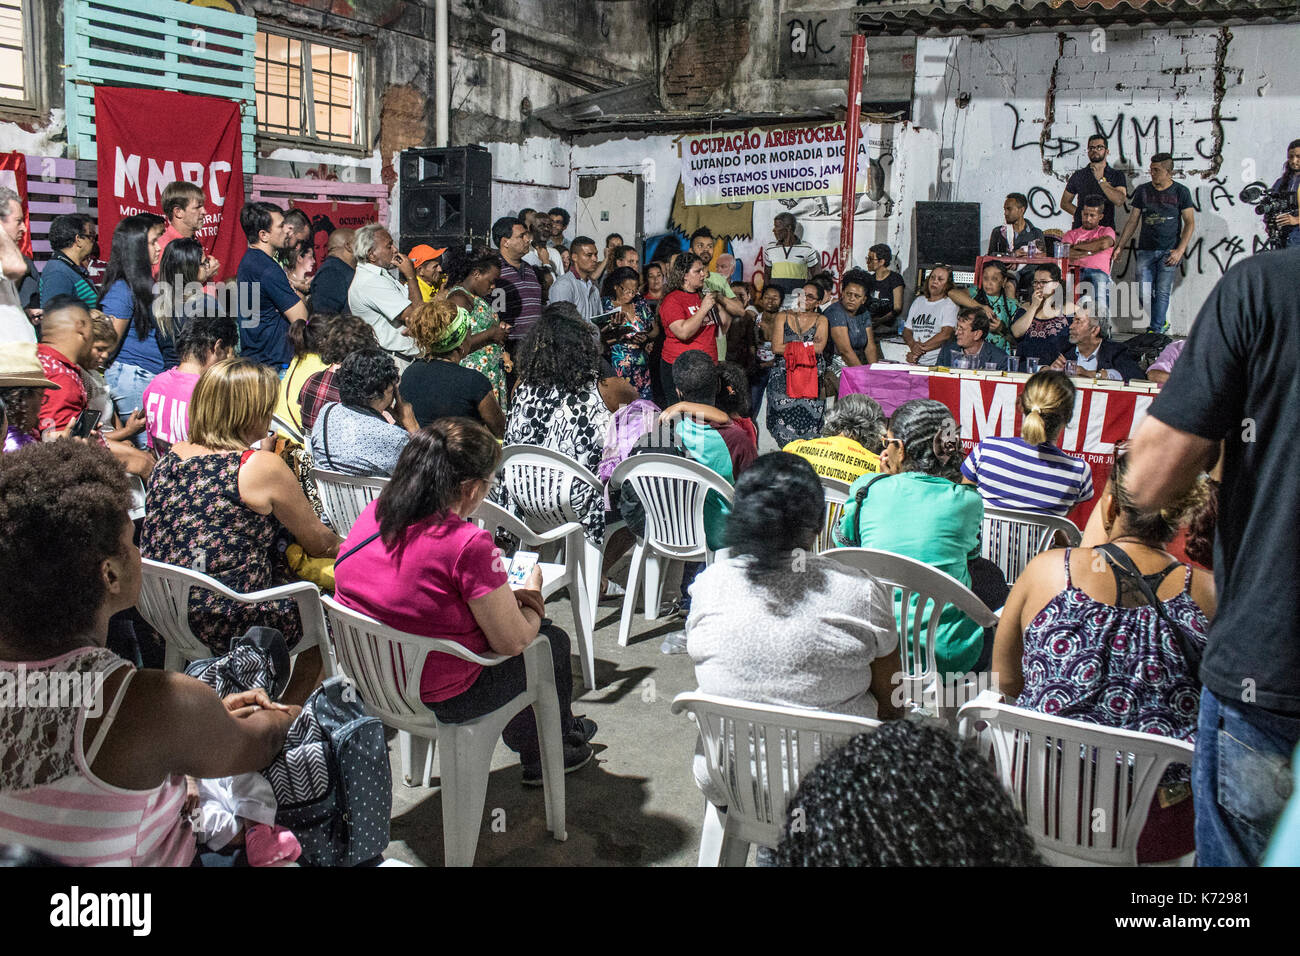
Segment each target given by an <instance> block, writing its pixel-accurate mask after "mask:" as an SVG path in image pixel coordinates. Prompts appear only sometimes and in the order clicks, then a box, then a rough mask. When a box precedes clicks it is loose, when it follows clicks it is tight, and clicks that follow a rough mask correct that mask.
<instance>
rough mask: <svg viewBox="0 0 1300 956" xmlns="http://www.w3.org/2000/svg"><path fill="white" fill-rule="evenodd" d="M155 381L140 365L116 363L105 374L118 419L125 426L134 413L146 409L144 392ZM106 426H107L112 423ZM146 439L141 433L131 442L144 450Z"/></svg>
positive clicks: (106, 423) (151, 374)
mask: <svg viewBox="0 0 1300 956" xmlns="http://www.w3.org/2000/svg"><path fill="white" fill-rule="evenodd" d="M153 379H154V376H153V373H152V372H146V371H145V370H144V369H142V368H140V366H138V365H126V364H124V363H122V362H114V363H113V364H112V365H110V366H109V367H108V369H107V371H105V372H104V381H105V382H107V383H108V394H109V397H110V398H111V399H112V400H113V407H114V408H116V409H117V417H118V418H120V419H121V420H122V424H123V425H125V424H126V420H127V419H128V418H130V417H131V413H132V412H133V411H135V410H136V409H137V408H144V390H145V389H146V388H147V387H148V386H149V383H150V382H152V381H153ZM104 424H105V425H106V426H107V425H109V424H110V423H108V422H105V423H104ZM146 439H147V436H146V435H145V433H144V432H140V434H138V435H136V436H135V437H134V438H132V439H131V441H133V442H135V444H136V447H137V448H144V447H145V441H146Z"/></svg>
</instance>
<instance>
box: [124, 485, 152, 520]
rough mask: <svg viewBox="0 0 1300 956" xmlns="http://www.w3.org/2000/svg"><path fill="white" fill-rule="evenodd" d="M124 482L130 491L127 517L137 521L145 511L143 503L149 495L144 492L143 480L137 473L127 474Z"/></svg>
mask: <svg viewBox="0 0 1300 956" xmlns="http://www.w3.org/2000/svg"><path fill="white" fill-rule="evenodd" d="M126 484H127V488H128V489H129V490H130V492H131V510H130V511H128V512H127V517H129V518H130V519H131V520H132V521H139V520H140V519H141V518H143V517H144V516H145V514H146V513H147V512H146V510H145V505H146V503H147V501H148V497H149V496H148V495H147V494H145V490H144V481H142V480H141V478H140V476H139V475H127V476H126Z"/></svg>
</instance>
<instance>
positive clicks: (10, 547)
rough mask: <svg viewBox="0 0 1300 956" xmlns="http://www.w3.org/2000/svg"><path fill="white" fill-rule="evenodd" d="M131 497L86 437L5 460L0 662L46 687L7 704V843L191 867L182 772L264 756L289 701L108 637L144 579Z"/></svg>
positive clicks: (3, 788)
mask: <svg viewBox="0 0 1300 956" xmlns="http://www.w3.org/2000/svg"><path fill="white" fill-rule="evenodd" d="M130 500H131V499H130V492H129V491H128V489H127V484H126V475H125V473H124V472H123V471H122V466H121V465H120V464H118V463H117V460H116V459H115V458H114V457H113V455H112V454H111V453H110V452H109V451H107V450H106V449H103V448H99V447H97V446H94V445H90V444H87V443H84V442H73V441H57V442H51V443H46V444H37V445H33V446H31V447H29V448H24V449H22V450H20V451H17V452H14V453H13V454H9V455H4V456H3V457H2V458H0V527H3V528H4V529H5V533H4V535H0V580H3V581H4V582H5V586H4V587H3V588H0V676H3V677H4V678H5V683H6V684H9V686H11V687H12V686H16V682H18V681H23V682H25V684H26V686H27V687H28V688H31V687H34V686H41V687H44V688H46V689H47V690H48V692H49V696H47V697H46V699H45V700H43V701H41V702H39V703H38V702H35V701H29V702H27V703H23V702H19V705H18V706H9V707H0V753H3V754H4V760H0V843H9V844H17V845H21V846H25V847H28V848H30V849H33V850H39V851H40V852H42V853H45V854H47V855H49V856H51V857H54V858H55V859H57V860H59V861H60V862H62V863H65V864H68V865H72V866H187V865H189V863H190V862H191V861H192V860H193V858H194V852H195V841H194V834H193V832H192V831H191V829H190V826H189V823H188V821H187V819H186V817H185V816H184V815H183V811H184V809H185V806H186V804H187V797H186V786H185V775H187V774H188V775H190V776H193V777H226V776H233V775H234V774H239V773H251V772H254V771H257V770H260V769H262V768H263V767H265V766H266V765H267V764H269V763H270V762H271V760H272V759H274V757H275V755H276V754H277V753H279V751H280V749H281V747H282V746H283V744H284V739H285V734H286V733H287V732H288V729H289V724H290V722H291V721H292V720H293V718H294V717H295V716H296V715H297V713H298V708H297V707H284V706H282V705H280V704H275V703H272V702H271V701H270V700H269V699H268V697H267V695H266V692H265V691H261V690H256V691H250V692H248V693H243V694H232V695H231V696H229V697H227V698H225V699H224V700H222V699H221V698H219V697H217V695H216V694H215V693H213V691H212V688H210V687H208V686H207V685H206V684H202V683H200V682H199V681H197V680H195V679H193V678H191V677H186V676H185V675H184V674H174V673H169V672H166V671H160V670H137V669H136V668H135V667H133V666H132V665H131V664H129V663H128V662H127V661H125V660H123V659H122V658H120V657H118V656H117V655H116V654H114V653H113V652H112V651H110V650H108V649H107V648H106V647H105V646H104V645H105V642H106V641H107V638H108V621H109V618H110V617H112V616H113V615H114V614H116V613H118V612H120V611H124V610H126V609H128V608H131V607H134V606H135V603H136V599H137V597H138V596H139V593H140V576H141V570H140V551H139V549H137V548H136V546H135V545H134V544H133V543H132V532H133V527H132V524H131V519H130V517H129V516H128V513H127V509H128V507H129V505H130ZM53 502H57V503H58V504H57V506H51V504H52V503H53ZM74 542H75V544H74ZM69 595H72V596H73V597H72V598H71V599H70V598H69ZM4 672H8V673H4Z"/></svg>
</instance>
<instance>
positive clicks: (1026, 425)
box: [961, 370, 1093, 517]
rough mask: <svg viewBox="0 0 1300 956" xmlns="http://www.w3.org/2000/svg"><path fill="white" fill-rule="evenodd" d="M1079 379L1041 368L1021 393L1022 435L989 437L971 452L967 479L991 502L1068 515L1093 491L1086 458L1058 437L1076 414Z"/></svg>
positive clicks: (996, 505) (964, 476)
mask: <svg viewBox="0 0 1300 956" xmlns="http://www.w3.org/2000/svg"><path fill="white" fill-rule="evenodd" d="M1074 396H1075V393H1074V383H1073V382H1072V381H1070V377H1069V376H1068V375H1066V374H1065V373H1064V372H1054V371H1050V370H1046V371H1042V372H1038V373H1037V374H1036V375H1034V376H1032V377H1031V378H1030V379H1029V381H1028V382H1026V383H1025V388H1024V391H1022V392H1021V393H1020V413H1021V415H1023V416H1024V420H1023V422H1022V424H1021V426H1020V436H1021V437H1019V438H986V439H984V440H983V441H982V442H980V443H979V444H978V445H976V446H975V448H974V449H973V450H972V451H971V453H970V454H969V455H967V456H966V460H965V461H964V462H963V463H962V466H961V475H962V480H963V481H964V482H965V483H966V484H968V485H975V486H976V487H977V488H978V489H979V493H980V494H981V495H982V496H983V497H984V502H985V504H987V505H988V506H989V507H992V508H1008V509H1011V510H1013V511H1037V512H1041V513H1044V514H1051V515H1056V516H1058V517H1065V515H1066V514H1068V513H1069V511H1070V509H1071V508H1073V507H1074V506H1075V505H1077V504H1079V503H1080V502H1082V501H1089V500H1091V499H1092V496H1093V487H1092V470H1091V469H1090V468H1089V467H1088V464H1087V462H1085V461H1083V460H1081V459H1078V458H1072V457H1070V456H1069V455H1067V454H1066V453H1065V452H1063V451H1061V449H1060V448H1059V447H1058V445H1057V442H1058V441H1059V440H1060V437H1061V432H1062V430H1064V428H1065V426H1066V425H1067V424H1068V423H1069V421H1070V419H1071V417H1073V415H1074Z"/></svg>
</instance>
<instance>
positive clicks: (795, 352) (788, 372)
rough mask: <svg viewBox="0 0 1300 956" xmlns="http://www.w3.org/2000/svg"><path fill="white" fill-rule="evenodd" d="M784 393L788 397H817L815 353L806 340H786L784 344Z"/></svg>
mask: <svg viewBox="0 0 1300 956" xmlns="http://www.w3.org/2000/svg"><path fill="white" fill-rule="evenodd" d="M785 393H786V395H788V396H789V397H790V398H817V397H818V395H819V394H820V385H819V382H818V380H817V353H816V352H815V351H813V347H812V346H811V345H809V344H808V343H807V342H788V343H786V346H785Z"/></svg>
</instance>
